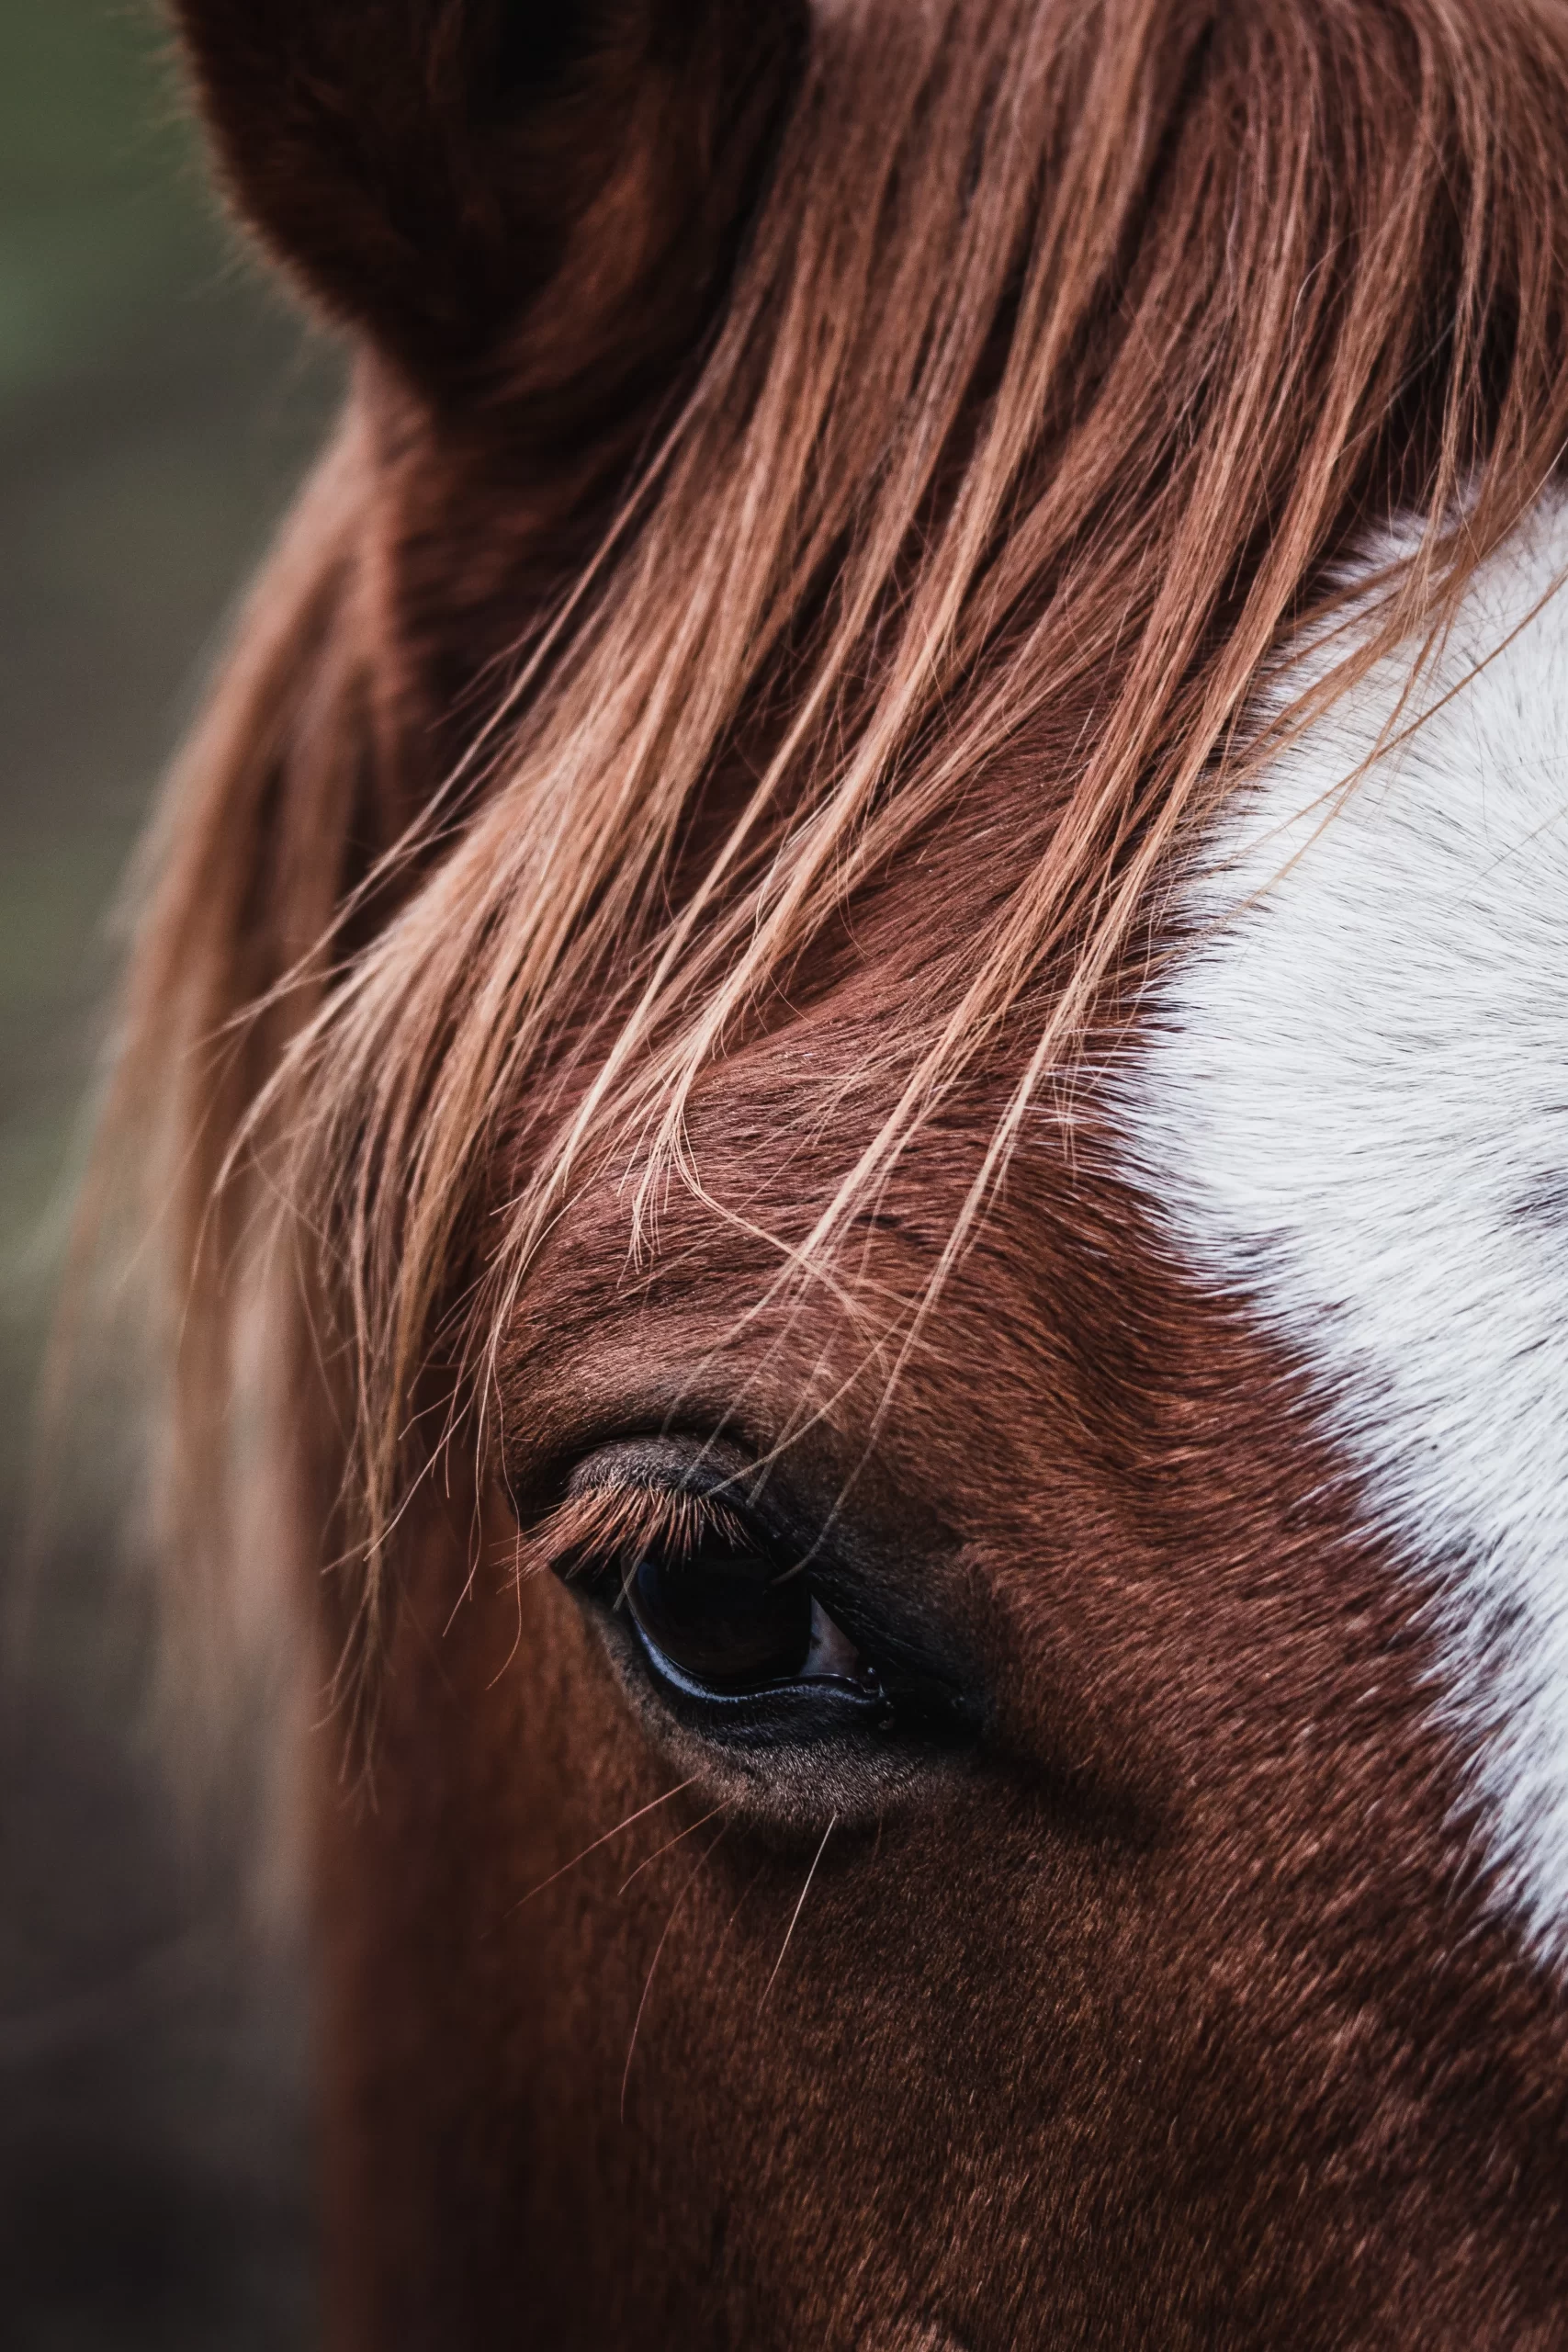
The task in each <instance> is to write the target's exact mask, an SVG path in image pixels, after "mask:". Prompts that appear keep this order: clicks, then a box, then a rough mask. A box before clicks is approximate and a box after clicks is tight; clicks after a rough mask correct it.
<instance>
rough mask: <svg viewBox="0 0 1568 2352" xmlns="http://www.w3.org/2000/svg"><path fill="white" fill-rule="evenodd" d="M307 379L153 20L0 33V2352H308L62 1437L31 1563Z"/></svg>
mask: <svg viewBox="0 0 1568 2352" xmlns="http://www.w3.org/2000/svg"><path fill="white" fill-rule="evenodd" d="M337 374H338V363H337V358H336V355H335V354H334V353H333V351H332V350H331V349H330V348H329V347H327V346H325V345H323V344H322V343H321V342H319V341H312V340H311V339H310V338H308V337H307V335H306V334H305V333H304V331H303V329H302V328H301V326H300V324H299V322H298V321H297V319H296V318H295V317H294V315H293V314H292V313H291V311H289V310H288V307H287V305H286V304H285V303H284V302H283V300H281V298H280V297H279V296H278V295H277V294H276V292H275V291H274V290H273V289H272V288H270V287H269V286H268V285H267V284H266V283H265V281H264V279H263V278H262V277H261V275H260V273H259V272H258V271H257V270H256V269H255V268H254V267H253V266H251V265H250V264H249V263H248V262H247V261H245V260H244V259H243V257H242V256H240V254H238V252H237V248H236V244H235V241H234V239H233V237H232V235H231V232H229V231H228V230H227V229H226V228H225V226H224V225H223V223H222V222H221V220H220V218H219V215H218V211H217V209H216V206H215V204H214V202H213V200H212V198H211V197H210V195H209V189H208V184H207V180H206V177H205V174H204V170H203V167H202V164H201V159H200V155H199V153H198V149H197V141H196V140H195V139H194V137H193V135H192V134H191V132H190V130H189V128H188V126H187V125H186V121H185V119H184V116H183V112H182V109H181V107H180V102H179V95H178V83H177V76H176V75H175V73H174V71H173V69H172V65H171V61H170V57H169V54H168V44H167V41H166V39H165V37H164V33H163V30H162V28H161V27H160V24H159V21H158V17H157V14H156V9H155V7H154V6H152V5H151V0H0V763H3V765H0V1629H3V1632H4V1657H3V1660H0V2342H3V2343H4V2344H6V2346H12V2347H18V2348H19V2347H27V2352H32V2347H35V2346H37V2347H40V2352H41V2347H46V2346H47V2347H49V2352H57V2348H58V2352H64V2347H73V2352H74V2347H78V2346H81V2347H88V2346H92V2347H96V2346H105V2347H107V2346H115V2347H127V2346H141V2345H143V2344H145V2345H147V2346H158V2347H160V2352H181V2347H184V2346H187V2345H188V2346H198V2345H199V2346H224V2347H236V2352H248V2347H251V2346H255V2347H261V2346H285V2345H288V2346H296V2345H299V2344H300V2343H301V2342H304V2341H308V2340H309V2337H310V2332H311V2329H310V2312H311V2270H310V2222H309V2214H310V2165H309V2149H308V2132H307V2129H306V2125H305V2121H304V2101H303V2098H302V2093H301V2079H302V2073H303V2068H302V2064H301V2051H302V2047H303V2038H304V2025H303V2018H302V2007H301V2002H300V1997H299V1985H298V1982H297V1971H296V1970H295V1969H294V1968H293V1966H292V1965H291V1963H290V1962H289V1960H288V1951H287V1947H286V1945H285V1946H280V1947H276V1948H274V1947H269V1948H268V1950H267V1951H265V1953H258V1952H256V1951H254V1950H252V1949H251V1948H250V1944H249V1942H248V1940H247V1938H246V1935H245V1933H244V1930H243V1926H242V1924H241V1913H242V1910H243V1883H244V1877H245V1868H246V1863H245V1855H244V1851H243V1848H244V1845H245V1828H244V1813H245V1808H244V1803H243V1799H242V1798H241V1797H240V1796H235V1797H233V1798H232V1800H231V1801H224V1802H213V1803H209V1804H206V1805H205V1806H196V1807H192V1806H190V1805H189V1804H186V1805H183V1806H182V1805H176V1804H175V1802H174V1792H172V1791H171V1789H170V1787H169V1785H168V1781H167V1774H166V1767H165V1766H164V1764H163V1763H161V1761H160V1750H159V1746H158V1742H157V1740H156V1738H155V1736H154V1734H153V1730H152V1724H151V1720H150V1715H151V1711H150V1706H149V1686H150V1664H151V1658H152V1612H151V1610H150V1607H149V1605H148V1603H147V1600H146V1597H145V1595H144V1594H143V1593H142V1592H141V1591H140V1589H139V1588H138V1586H137V1584H136V1582H135V1579H134V1577H131V1576H130V1574H129V1573H128V1571H127V1569H126V1566H125V1560H124V1555H125V1551H126V1547H125V1546H124V1545H123V1544H121V1542H120V1541H119V1533H120V1530H119V1525H118V1516H117V1513H118V1511H119V1510H120V1504H119V1498H118V1492H117V1481H116V1479H115V1477H113V1476H110V1475H108V1474H107V1472H106V1471H105V1470H104V1469H103V1468H102V1467H101V1464H102V1463H103V1461H104V1460H105V1458H106V1457H105V1455H104V1453H103V1452H102V1449H101V1448H100V1447H99V1446H98V1444H97V1442H96V1440H94V1439H93V1438H92V1437H91V1436H90V1435H89V1434H88V1424H87V1423H86V1421H85V1420H84V1423H83V1427H82V1430H79V1431H77V1432H76V1433H75V1434H76V1440H77V1442H75V1443H74V1444H73V1432H72V1431H71V1430H70V1429H69V1427H68V1428H67V1431H66V1437H65V1455H64V1464H65V1467H64V1476H63V1480H62V1489H63V1491H64V1494H65V1498H66V1502H67V1505H68V1507H67V1508H66V1509H64V1510H56V1511H55V1512H54V1513H53V1515H52V1518H51V1521H49V1522H48V1523H47V1527H46V1533H45V1536H44V1539H43V1542H42V1544H41V1548H39V1547H35V1556H33V1557H32V1558H31V1560H30V1565H29V1564H28V1554H27V1550H26V1547H25V1546H24V1543H23V1526H24V1520H25V1518H26V1513H27V1485H28V1474H27V1463H28V1451H29V1443H30V1430H31V1424H32V1399H33V1395H34V1391H35V1387H36V1383H37V1375H38V1370H39V1362H40V1355H41V1351H42V1347H43V1343H44V1338H45V1334H46V1331H47V1329H48V1324H49V1317H50V1314H51V1300H52V1298H53V1295H54V1293H55V1289H56V1287H57V1283H58V1278H59V1270H60V1262H61V1253H62V1241H63V1236H64V1231H65V1223H66V1208H67V1204H68V1198H69V1190H70V1176H71V1170H72V1168H73V1164H74V1162H75V1159H76V1158H77V1157H78V1155H79V1139H80V1133H81V1125H82V1120H83V1115H84V1103H85V1097H86V1095H87V1092H88V1090H89V1088H90V1083H91V1080H92V1074H93V1071H94V1068H95V1062H96V1057H97V1056H98V1054H99V1053H100V1051H101V1047H102V1043H103V1039H104V1037H105V1035H107V1002H108V998H109V994H110V990H111V988H112V981H113V976H114V970H115V962H116V926H115V924H114V922H113V921H112V920H111V917H112V915H113V912H114V910H115V906H116V901H117V898H118V896H119V895H120V886H121V880H122V876H123V874H124V870H125V867H126V864H127V860H128V856H129V854H130V850H131V847H132V844H133V842H134V841H135V838H136V835H137V831H138V829H139V827H140V825H141V821H142V820H143V818H144V815H145V813H146V810H147V808H148V804H149V799H150V796H151V793H152V788H153V786H154V785H155V782H156V780H157V777H158V775H159V772H160V770H161V769H162V768H163V766H164V763H166V761H167V758H168V755H169V753H170V752H171V751H172V749H173V747H174V746H175V742H176V741H177V740H178V737H179V734H180V731H181V729H182V726H183V724H184V723H185V721H186V719H187V718H188V717H189V715H190V712H191V709H192V707H193V706H194V703H195V700H196V697H197V694H198V692H199V687H200V682H201V678H202V675H203V673H204V671H205V669H206V667H207V665H208V664H209V662H210V661H211V659H212V658H213V655H214V652H215V650H216V648H217V646H218V644H219V643H220V639H221V634H222V623H223V620H224V616H225V615H226V613H227V612H228V610H229V609H230V608H231V605H232V603H233V601H234V598H235V596H236V594H237V593H238V591H239V588H240V586H241V585H242V583H243V579H244V576H245V575H246V573H247V572H248V571H249V570H250V569H251V568H252V566H253V565H254V561H255V560H256V559H257V557H258V556H259V555H260V554H261V552H262V551H263V550H264V549H265V545H266V543H267V540H268V537H269V536H270V533H271V531H272V529H273V527H274V526H275V525H276V520H277V518H278V516H279V515H280V513H281V511H282V509H283V507H284V506H285V505H286V504H287V502H288V496H289V493H290V492H291V490H292V488H293V486H294V485H295V484H296V482H297V481H298V480H299V476H300V474H301V473H302V472H303V470H304V469H305V468H306V466H307V465H308V463H309V458H310V452H311V450H312V449H313V447H315V446H316V445H317V444H318V443H319V441H320V439H321V434H322V431H323V427H324V424H325V420H326V418H327V415H328V414H329V413H330V410H331V406H332V403H333V398H334V396H335V391H336V385H337Z"/></svg>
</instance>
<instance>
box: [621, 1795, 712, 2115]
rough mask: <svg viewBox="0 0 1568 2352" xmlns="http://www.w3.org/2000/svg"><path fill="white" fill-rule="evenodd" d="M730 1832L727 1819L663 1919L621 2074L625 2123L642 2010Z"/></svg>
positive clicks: (633, 2021) (700, 1856)
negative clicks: (675, 1932)
mask: <svg viewBox="0 0 1568 2352" xmlns="http://www.w3.org/2000/svg"><path fill="white" fill-rule="evenodd" d="M728 1835H729V1824H728V1821H727V1822H726V1823H725V1825H724V1827H723V1828H722V1829H721V1830H720V1831H719V1833H718V1836H717V1837H716V1838H714V1839H713V1841H712V1843H711V1844H710V1845H708V1846H707V1847H705V1849H704V1850H703V1852H702V1853H701V1854H699V1855H698V1857H697V1860H696V1862H695V1864H694V1868H693V1870H692V1872H691V1875H690V1876H689V1877H688V1879H687V1880H686V1883H685V1884H684V1886H682V1889H681V1892H680V1894H678V1895H677V1896H676V1897H675V1900H674V1902H673V1903H672V1904H671V1906H670V1917H668V1919H666V1920H665V1922H664V1933H663V1934H662V1935H661V1936H660V1939H659V1941H658V1943H657V1944H656V1945H655V1946H654V1948H653V1958H652V1960H651V1961H650V1962H649V1969H648V1978H647V1981H646V1983H645V1984H644V1985H643V1988H642V1998H641V2000H640V2001H639V2002H638V2003H637V2015H636V2017H635V2018H633V2019H632V2038H631V2040H630V2041H628V2042H627V2044H626V2066H625V2068H624V2069H623V2071H622V2075H621V2121H622V2122H623V2123H624V2122H625V2121H626V2085H627V2084H628V2083H629V2082H630V2080H631V2077H632V2054H633V2052H635V2050H636V2049H637V2032H638V2030H639V2028H640V2027H641V2024H642V2013H643V2011H644V2009H646V2008H647V2007H648V1996H649V1994H650V1993H651V1992H652V1990H653V1979H654V1976H655V1973H657V1971H658V1967H659V1962H660V1955H661V1953H662V1952H663V1950H664V1947H665V1945H666V1944H667V1943H668V1942H669V1940H670V1930H671V1928H672V1927H673V1926H674V1925H675V1917H676V1914H677V1913H678V1912H679V1910H680V1908H681V1905H682V1903H684V1901H685V1900H686V1897H687V1895H688V1894H690V1893H691V1891H692V1889H693V1887H694V1886H695V1884H696V1883H697V1880H698V1878H699V1877H700V1876H701V1873H702V1870H703V1866H704V1864H705V1862H708V1861H710V1860H712V1859H713V1857H714V1855H715V1854H716V1853H717V1851H718V1849H719V1848H720V1846H721V1845H722V1844H723V1843H724V1840H725V1839H726V1838H728Z"/></svg>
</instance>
